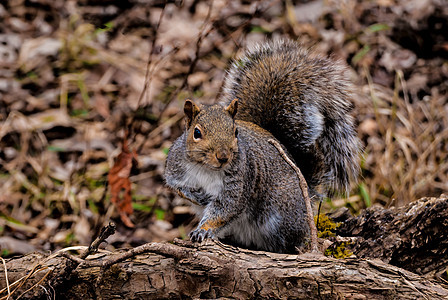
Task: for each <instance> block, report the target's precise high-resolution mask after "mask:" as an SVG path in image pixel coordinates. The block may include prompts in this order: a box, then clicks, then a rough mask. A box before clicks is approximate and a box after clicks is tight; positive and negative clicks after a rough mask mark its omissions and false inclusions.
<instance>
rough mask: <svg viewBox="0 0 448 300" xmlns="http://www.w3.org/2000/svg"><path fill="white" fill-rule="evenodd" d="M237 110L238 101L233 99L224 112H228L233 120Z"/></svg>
mask: <svg viewBox="0 0 448 300" xmlns="http://www.w3.org/2000/svg"><path fill="white" fill-rule="evenodd" d="M237 110H238V99H236V98H235V99H233V100H232V102H230V104H229V106H227V107H226V111H228V112H229V114H230V115H231V116H232V118H235V115H236V112H237Z"/></svg>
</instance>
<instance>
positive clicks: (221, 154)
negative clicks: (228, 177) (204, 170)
mask: <svg viewBox="0 0 448 300" xmlns="http://www.w3.org/2000/svg"><path fill="white" fill-rule="evenodd" d="M216 159H218V161H219V162H220V163H221V164H225V163H226V162H228V161H229V152H228V151H226V150H221V151H218V152H217V153H216Z"/></svg>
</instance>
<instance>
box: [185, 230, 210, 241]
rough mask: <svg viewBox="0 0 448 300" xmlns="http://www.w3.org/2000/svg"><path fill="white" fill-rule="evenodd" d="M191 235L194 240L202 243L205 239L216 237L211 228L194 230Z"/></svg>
mask: <svg viewBox="0 0 448 300" xmlns="http://www.w3.org/2000/svg"><path fill="white" fill-rule="evenodd" d="M189 236H190V240H191V241H192V242H198V243H201V242H202V241H204V240H205V239H213V238H214V237H215V235H214V234H213V232H212V230H211V229H208V230H205V229H202V228H198V229H195V230H193V231H192V232H190V234H189Z"/></svg>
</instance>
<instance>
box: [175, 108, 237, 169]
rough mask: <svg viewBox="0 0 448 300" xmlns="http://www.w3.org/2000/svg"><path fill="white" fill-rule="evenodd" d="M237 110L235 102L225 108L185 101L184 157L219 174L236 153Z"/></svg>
mask: <svg viewBox="0 0 448 300" xmlns="http://www.w3.org/2000/svg"><path fill="white" fill-rule="evenodd" d="M237 108H238V100H237V99H234V100H233V101H232V102H231V103H230V104H229V106H227V107H222V106H221V105H218V104H216V105H212V106H206V105H197V104H195V103H194V102H193V101H191V100H186V101H185V105H184V112H185V116H186V126H187V128H186V134H187V142H186V147H187V149H186V150H187V151H186V153H187V157H188V158H189V159H190V160H192V161H194V162H196V163H199V164H202V165H205V166H207V167H209V168H210V169H213V170H221V169H223V168H225V167H226V166H228V165H229V164H230V163H231V162H232V160H233V158H234V154H235V152H237V151H238V142H237V135H238V130H237V127H236V125H235V115H236V111H237Z"/></svg>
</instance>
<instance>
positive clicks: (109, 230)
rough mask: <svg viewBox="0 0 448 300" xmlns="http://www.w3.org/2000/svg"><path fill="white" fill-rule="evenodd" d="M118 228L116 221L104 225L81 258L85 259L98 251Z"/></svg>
mask: <svg viewBox="0 0 448 300" xmlns="http://www.w3.org/2000/svg"><path fill="white" fill-rule="evenodd" d="M116 228H117V226H116V225H115V223H113V222H109V224H108V225H106V226H104V227H103V228H102V229H101V232H100V234H99V236H98V237H97V238H96V239H95V240H94V241H93V242H92V243H91V244H90V246H89V248H88V249H86V250H85V251H84V252H83V253H81V255H80V256H79V257H80V258H81V259H85V258H86V257H87V256H89V255H90V254H93V253H96V252H97V251H98V247H99V246H100V244H101V243H102V242H104V241H105V240H106V239H107V238H108V237H109V236H111V235H113V234H114V233H115V229H116Z"/></svg>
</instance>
